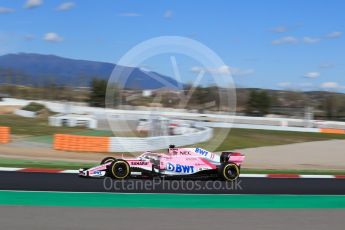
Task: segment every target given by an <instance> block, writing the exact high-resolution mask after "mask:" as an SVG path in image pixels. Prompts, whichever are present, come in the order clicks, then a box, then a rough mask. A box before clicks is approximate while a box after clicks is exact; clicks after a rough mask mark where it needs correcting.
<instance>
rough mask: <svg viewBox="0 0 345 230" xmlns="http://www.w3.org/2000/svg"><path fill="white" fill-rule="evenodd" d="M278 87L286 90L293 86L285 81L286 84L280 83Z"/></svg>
mask: <svg viewBox="0 0 345 230" xmlns="http://www.w3.org/2000/svg"><path fill="white" fill-rule="evenodd" d="M278 86H279V87H282V88H286V87H289V86H291V82H287V81H285V82H279V83H278Z"/></svg>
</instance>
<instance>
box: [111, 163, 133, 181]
mask: <svg viewBox="0 0 345 230" xmlns="http://www.w3.org/2000/svg"><path fill="white" fill-rule="evenodd" d="M112 171H113V175H114V177H116V178H118V179H123V178H126V177H127V176H128V174H129V167H128V165H127V164H126V163H125V162H115V164H114V165H113V170H112Z"/></svg>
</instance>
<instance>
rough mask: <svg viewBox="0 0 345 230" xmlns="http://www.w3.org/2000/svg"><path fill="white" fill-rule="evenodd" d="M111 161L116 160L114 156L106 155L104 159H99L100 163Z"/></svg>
mask: <svg viewBox="0 0 345 230" xmlns="http://www.w3.org/2000/svg"><path fill="white" fill-rule="evenodd" d="M113 161H116V158H114V157H106V158H104V159H103V160H102V161H101V165H103V164H106V163H109V162H113Z"/></svg>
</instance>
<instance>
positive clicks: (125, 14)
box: [119, 12, 141, 17]
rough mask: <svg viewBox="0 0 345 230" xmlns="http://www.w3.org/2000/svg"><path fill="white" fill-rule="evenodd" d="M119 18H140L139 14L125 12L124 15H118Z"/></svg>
mask: <svg viewBox="0 0 345 230" xmlns="http://www.w3.org/2000/svg"><path fill="white" fill-rule="evenodd" d="M119 16H121V17H139V16H141V14H138V13H133V12H125V13H121V14H119Z"/></svg>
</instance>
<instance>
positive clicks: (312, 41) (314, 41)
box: [303, 37, 321, 44]
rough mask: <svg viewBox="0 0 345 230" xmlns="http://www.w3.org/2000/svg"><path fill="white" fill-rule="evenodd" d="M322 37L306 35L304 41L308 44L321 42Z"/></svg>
mask: <svg viewBox="0 0 345 230" xmlns="http://www.w3.org/2000/svg"><path fill="white" fill-rule="evenodd" d="M320 41H321V39H320V38H314V37H304V38H303V42H304V43H307V44H314V43H318V42H320Z"/></svg>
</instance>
